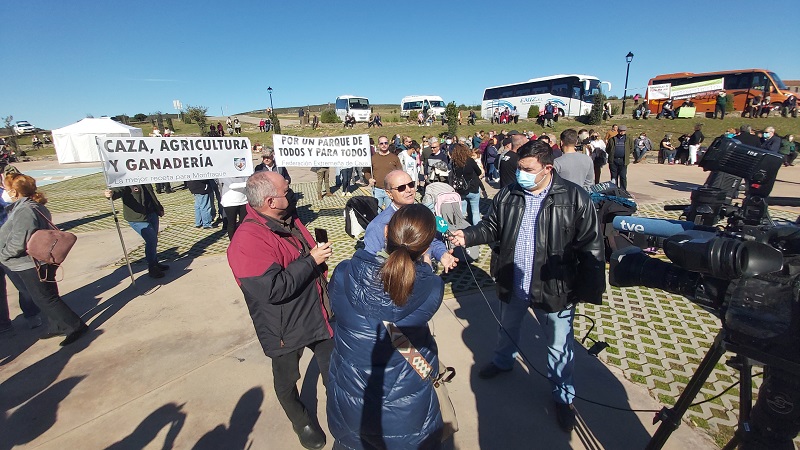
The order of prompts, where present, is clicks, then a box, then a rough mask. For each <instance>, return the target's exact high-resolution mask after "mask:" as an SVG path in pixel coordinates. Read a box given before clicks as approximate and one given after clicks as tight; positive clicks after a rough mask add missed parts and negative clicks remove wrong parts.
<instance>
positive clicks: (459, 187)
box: [448, 168, 469, 194]
mask: <svg viewBox="0 0 800 450" xmlns="http://www.w3.org/2000/svg"><path fill="white" fill-rule="evenodd" d="M461 173H462V174H461V175H458V174H456V171H455V168H452V169H450V179H449V180H448V181H449V182H450V186H453V189H455V190H456V192H458V193H459V194H461V193H465V194H466V193H467V192H468V191H469V182H468V181H467V179H466V178H464V175H463V173H464V172H463V170H462V171H461Z"/></svg>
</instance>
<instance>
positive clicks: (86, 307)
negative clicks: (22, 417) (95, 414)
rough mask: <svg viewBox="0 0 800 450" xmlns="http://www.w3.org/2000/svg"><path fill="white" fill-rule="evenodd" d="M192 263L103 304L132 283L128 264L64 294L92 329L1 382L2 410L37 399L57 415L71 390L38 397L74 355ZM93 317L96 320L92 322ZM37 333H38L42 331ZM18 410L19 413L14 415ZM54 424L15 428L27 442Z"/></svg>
mask: <svg viewBox="0 0 800 450" xmlns="http://www.w3.org/2000/svg"><path fill="white" fill-rule="evenodd" d="M188 263H189V261H185V262H183V263H181V264H174V265H173V268H172V270H170V271H169V272H167V276H166V277H164V278H162V279H160V280H156V279H153V278H150V277H148V276H147V275H146V274H144V275H141V274H140V276H139V277H138V278H137V280H136V285H128V286H126V287H125V288H123V289H122V290H121V291H120V292H118V293H116V294H115V295H113V296H111V297H110V298H108V299H106V300H105V301H103V302H102V303H101V300H102V298H103V297H102V296H103V294H104V293H106V292H108V291H109V290H111V289H113V288H114V287H116V286H117V285H119V284H120V283H128V268H127V267H125V266H123V267H119V268H117V269H116V270H114V271H113V272H111V273H110V274H108V275H106V276H104V277H103V278H100V279H99V280H97V281H93V282H91V283H89V284H87V285H85V286H83V287H81V288H78V289H76V290H74V291H72V292H70V293H68V294H65V295H63V296H62V298H63V299H64V301H65V302H66V303H67V304H69V305H70V307H71V308H72V309H73V310H74V311H75V312H76V313H78V314H79V315H81V316H82V318H83V320H84V321H85V322H87V324H88V325H89V332H88V333H87V334H86V335H85V336H83V337H82V338H80V339H78V340H77V341H75V343H73V344H70V345H69V346H66V347H63V348H60V349H59V350H58V351H56V352H54V353H51V354H50V355H48V356H47V357H45V358H43V359H41V360H39V361H37V362H35V363H33V364H32V365H30V366H28V367H26V368H24V369H22V370H21V371H19V372H17V373H15V374H13V375H11V376H10V377H9V378H8V379H6V380H5V381H3V382H2V383H0V411H2V412H7V411H9V410H11V409H13V408H16V407H17V406H19V405H23V404H24V406H23V407H22V408H21V409H20V410H24V409H26V408H28V404H26V403H30V402H34V404H36V406H37V411H38V412H39V413H40V416H46V414H49V413H50V412H52V413H53V414H55V409H56V408H57V407H58V401H60V400H61V399H63V398H64V397H66V395H67V394H68V393H69V391H66V392H64V389H63V388H60V389H59V390H58V391H57V392H59V393H62V392H63V393H64V396H63V397H59V398H58V401H52V402H49V403H46V402H44V401H41V402H39V401H37V399H39V398H41V397H42V395H43V393H44V392H48V391H49V390H50V389H52V388H53V386H51V384H52V383H54V382H55V381H56V380H57V379H58V377H59V375H60V374H61V372H62V371H63V370H64V368H65V367H66V366H67V364H68V363H69V361H70V359H71V358H72V356H73V355H75V354H76V353H78V352H81V351H82V350H84V349H86V348H87V347H88V346H89V345H90V344H91V343H92V342H93V341H94V340H95V339H97V338H98V337H99V336H100V335H101V334H103V330H100V329H98V328H100V326H102V325H103V324H104V323H105V322H106V321H107V320H108V319H110V318H111V317H113V316H114V315H115V314H116V313H117V312H119V311H120V310H121V309H122V308H124V307H125V305H127V304H128V303H129V302H131V301H132V300H134V299H137V298H139V297H141V296H146V295H149V294H152V293H153V292H155V291H157V288H158V287H159V286H160V285H161V284H162V283H170V282H173V281H175V280H176V279H178V278H180V277H182V276H183V275H185V274H187V273H188V271H189V270H190V269H188V268H187V267H186V266H187V265H188ZM92 318H94V319H93V320H91V321H90V319H92ZM35 336H38V333H37V334H36V335H35ZM59 339H60V338H55V340H59ZM26 342H27V341H26ZM28 346H29V345H28ZM17 348H18V349H22V351H24V350H25V349H27V348H28V347H26V346H24V345H22V346H18V347H17ZM17 351H19V350H17ZM61 383H63V380H62V381H60V382H59V383H57V384H56V385H54V386H63V385H62V384H61ZM75 384H77V383H75ZM73 386H74V385H73ZM51 397H52V396H51ZM16 413H17V412H15V413H14V414H16ZM53 423H54V421H49V422H48V421H30V422H26V423H20V425H19V426H17V427H15V428H14V430H13V432H14V433H16V435H17V436H24V437H25V439H27V440H26V441H25V442H29V441H30V440H33V439H35V438H36V437H38V436H39V435H41V434H42V433H44V432H45V431H47V429H49V428H50V426H52V425H53ZM45 425H46V426H45ZM3 428H6V427H3ZM0 442H6V440H5V439H4V440H2V441H0Z"/></svg>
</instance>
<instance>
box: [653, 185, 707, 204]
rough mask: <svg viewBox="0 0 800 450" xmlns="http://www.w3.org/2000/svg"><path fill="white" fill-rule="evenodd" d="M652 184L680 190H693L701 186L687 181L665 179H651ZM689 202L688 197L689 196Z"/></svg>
mask: <svg viewBox="0 0 800 450" xmlns="http://www.w3.org/2000/svg"><path fill="white" fill-rule="evenodd" d="M650 183H651V184H653V185H655V186H660V187H663V188H668V189H672V190H673V191H679V192H691V191H693V190H695V189H697V188H698V187H699V185H698V184H697V183H687V182H686V181H677V180H664V181H651V182H650ZM687 202H688V198H687Z"/></svg>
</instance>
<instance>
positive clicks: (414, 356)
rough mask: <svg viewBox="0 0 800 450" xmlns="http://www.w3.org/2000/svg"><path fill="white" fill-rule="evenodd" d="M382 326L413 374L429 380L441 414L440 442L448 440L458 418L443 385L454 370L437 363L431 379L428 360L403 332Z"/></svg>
mask: <svg viewBox="0 0 800 450" xmlns="http://www.w3.org/2000/svg"><path fill="white" fill-rule="evenodd" d="M383 326H385V327H386V330H387V331H388V332H389V339H391V341H392V347H394V348H395V349H396V350H397V351H398V352H400V355H401V356H403V358H405V360H406V362H408V364H409V365H411V368H412V369H414V372H416V373H417V375H419V376H420V378H422V379H423V380H430V381H431V383H432V384H433V391H434V392H435V393H436V397H437V398H438V399H439V409H440V410H441V412H442V422H443V423H444V427H443V428H442V442H445V441H447V440H448V439H450V438H451V437H452V436H453V435H454V434H455V433H456V431H458V417H456V409H455V407H453V402H452V400H450V393H449V392H447V386H446V385H445V383H449V382H450V381H452V380H453V377H455V376H456V369H454V368H452V367H448V366H445V365H444V364H442V362H441V360H440V361H439V375H438V376H436V377H435V378H431V376H430V375H431V372H432V371H433V367H432V366H431V365H430V363H428V360H426V359H425V357H424V356H422V354H421V353H420V352H419V351H418V350H417V349H416V348H415V347H414V344H412V343H411V341H410V340H409V339H408V337H406V335H405V334H404V333H403V331H402V330H401V329H400V328H399V327H398V326H397V325H395V324H393V323H392V322H386V321H384V322H383Z"/></svg>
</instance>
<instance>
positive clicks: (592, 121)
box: [586, 93, 606, 125]
mask: <svg viewBox="0 0 800 450" xmlns="http://www.w3.org/2000/svg"><path fill="white" fill-rule="evenodd" d="M605 102H606V97H605V95H603V94H600V93H597V94H596V95H595V96H594V103H592V110H591V111H589V117H588V119H587V120H586V124H587V125H600V124H601V123H602V122H603V103H605Z"/></svg>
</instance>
